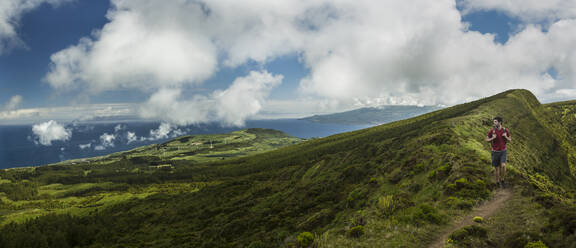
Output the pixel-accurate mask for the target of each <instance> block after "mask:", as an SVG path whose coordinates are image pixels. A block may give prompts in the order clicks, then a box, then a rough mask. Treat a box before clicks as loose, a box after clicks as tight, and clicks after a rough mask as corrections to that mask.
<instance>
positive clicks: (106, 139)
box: [94, 133, 116, 151]
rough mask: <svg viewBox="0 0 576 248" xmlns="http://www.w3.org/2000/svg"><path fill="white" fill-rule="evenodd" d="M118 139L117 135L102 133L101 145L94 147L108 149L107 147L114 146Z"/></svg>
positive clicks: (98, 149)
mask: <svg viewBox="0 0 576 248" xmlns="http://www.w3.org/2000/svg"><path fill="white" fill-rule="evenodd" d="M115 139H116V135H114V134H108V133H104V134H102V135H100V145H97V146H95V147H94V150H97V151H102V150H106V148H109V147H114V140H115Z"/></svg>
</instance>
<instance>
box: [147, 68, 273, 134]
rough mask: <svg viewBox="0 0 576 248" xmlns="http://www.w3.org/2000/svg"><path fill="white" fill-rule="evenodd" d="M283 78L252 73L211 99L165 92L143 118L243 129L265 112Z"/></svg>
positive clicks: (153, 98)
mask: <svg viewBox="0 0 576 248" xmlns="http://www.w3.org/2000/svg"><path fill="white" fill-rule="evenodd" d="M282 78H283V77H282V76H281V75H272V74H270V73H268V72H266V71H263V72H256V71H252V72H250V73H249V75H248V76H246V77H240V78H237V79H236V80H234V82H233V83H232V85H231V86H230V87H229V88H228V89H226V90H223V91H215V92H214V93H213V94H212V95H210V96H200V95H195V96H193V97H192V99H181V98H182V96H181V94H182V93H181V91H180V90H178V89H162V90H160V91H158V92H157V93H155V94H153V95H152V96H151V97H150V99H149V100H148V102H147V103H146V104H145V105H144V106H143V107H142V108H141V115H142V116H143V117H145V118H158V119H162V120H166V121H170V122H172V123H176V124H179V125H186V124H196V123H202V122H221V123H224V124H226V125H235V126H242V125H244V122H245V120H246V119H247V118H249V117H251V116H254V115H255V114H256V113H258V112H259V111H260V110H261V109H262V106H263V105H264V102H265V101H266V98H267V97H268V95H269V93H270V90H271V89H272V88H274V87H276V86H277V85H279V84H280V83H281V81H282Z"/></svg>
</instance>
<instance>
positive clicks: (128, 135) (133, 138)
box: [126, 132, 138, 144]
mask: <svg viewBox="0 0 576 248" xmlns="http://www.w3.org/2000/svg"><path fill="white" fill-rule="evenodd" d="M136 141H138V136H137V135H136V133H134V132H127V133H126V144H130V143H132V142H136Z"/></svg>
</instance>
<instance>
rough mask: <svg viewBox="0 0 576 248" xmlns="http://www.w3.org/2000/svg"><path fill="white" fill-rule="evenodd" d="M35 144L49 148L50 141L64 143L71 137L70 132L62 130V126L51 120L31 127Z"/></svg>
mask: <svg viewBox="0 0 576 248" xmlns="http://www.w3.org/2000/svg"><path fill="white" fill-rule="evenodd" d="M32 132H33V133H34V135H35V142H36V143H37V144H41V145H45V146H49V145H52V141H56V140H61V141H66V140H69V139H70V138H71V137H72V131H71V130H70V129H66V128H64V126H63V125H61V124H59V123H58V122H55V121H53V120H50V121H47V122H44V123H40V124H37V125H34V126H32Z"/></svg>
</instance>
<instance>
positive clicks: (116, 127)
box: [114, 124, 126, 133]
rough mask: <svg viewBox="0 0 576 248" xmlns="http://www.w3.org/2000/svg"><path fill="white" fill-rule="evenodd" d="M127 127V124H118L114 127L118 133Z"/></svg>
mask: <svg viewBox="0 0 576 248" xmlns="http://www.w3.org/2000/svg"><path fill="white" fill-rule="evenodd" d="M125 129H126V125H122V124H118V125H116V126H115V127H114V133H118V132H120V131H122V130H125Z"/></svg>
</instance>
